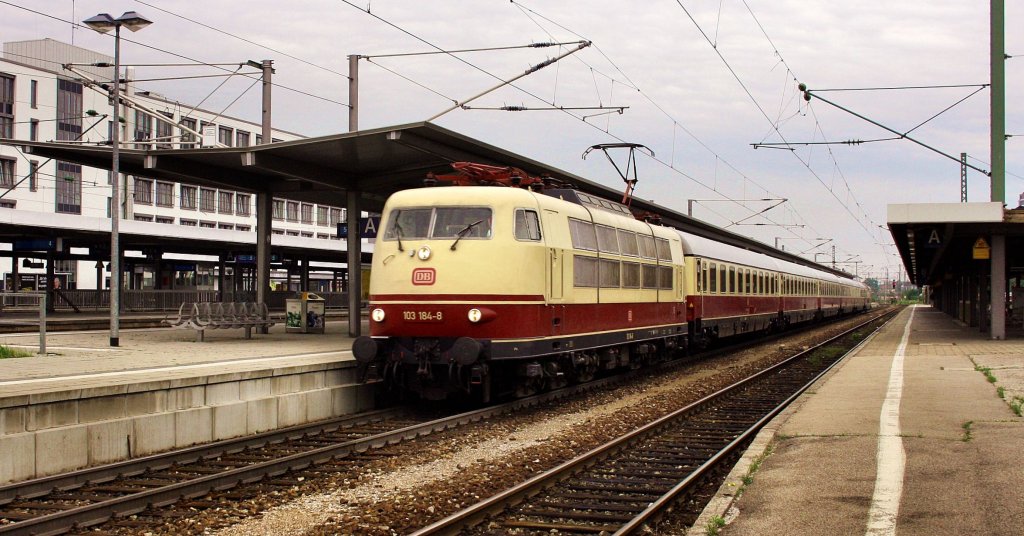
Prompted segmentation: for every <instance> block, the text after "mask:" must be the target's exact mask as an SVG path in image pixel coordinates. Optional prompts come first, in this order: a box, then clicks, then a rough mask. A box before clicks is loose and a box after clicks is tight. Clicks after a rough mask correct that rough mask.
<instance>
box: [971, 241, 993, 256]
mask: <svg viewBox="0 0 1024 536" xmlns="http://www.w3.org/2000/svg"><path fill="white" fill-rule="evenodd" d="M991 251H992V250H991V248H989V247H988V242H986V241H985V239H984V238H981V237H978V239H977V240H975V241H974V248H972V251H971V257H972V258H973V259H975V260H987V259H988V258H989V257H990V254H991Z"/></svg>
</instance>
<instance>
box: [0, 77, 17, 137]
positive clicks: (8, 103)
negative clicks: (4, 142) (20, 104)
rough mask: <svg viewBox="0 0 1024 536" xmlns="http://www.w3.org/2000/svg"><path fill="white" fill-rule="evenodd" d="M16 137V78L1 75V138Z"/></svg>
mask: <svg viewBox="0 0 1024 536" xmlns="http://www.w3.org/2000/svg"><path fill="white" fill-rule="evenodd" d="M13 137H14V77H13V76H11V75H9V74H5V73H0V138H13Z"/></svg>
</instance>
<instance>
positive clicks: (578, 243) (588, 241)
mask: <svg viewBox="0 0 1024 536" xmlns="http://www.w3.org/2000/svg"><path fill="white" fill-rule="evenodd" d="M569 235H570V236H572V247H574V248H576V249H585V250H587V251H597V234H595V232H594V226H593V225H592V224H590V223H588V222H585V221H582V220H577V219H573V218H569Z"/></svg>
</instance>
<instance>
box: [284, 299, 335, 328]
mask: <svg viewBox="0 0 1024 536" xmlns="http://www.w3.org/2000/svg"><path fill="white" fill-rule="evenodd" d="M324 304H325V302H324V299H323V298H321V297H320V296H317V295H316V294H313V293H312V292H301V293H299V295H298V297H297V298H295V299H287V300H285V311H286V314H285V324H284V325H285V332H287V333H323V332H324Z"/></svg>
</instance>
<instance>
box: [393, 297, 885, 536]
mask: <svg viewBox="0 0 1024 536" xmlns="http://www.w3.org/2000/svg"><path fill="white" fill-rule="evenodd" d="M895 314H896V313H895V312H892V313H887V314H886V315H880V316H877V317H874V318H871V319H869V320H867V321H865V322H863V323H860V324H858V325H857V326H855V327H853V328H851V329H848V330H846V331H844V332H842V333H840V334H839V335H836V336H834V337H831V338H829V339H828V340H826V341H824V342H822V343H819V344H817V345H815V346H813V347H810V348H808V349H807V350H804V351H801V352H800V353H798V354H795V355H793V356H791V357H789V358H787V359H786V360H784V361H782V362H780V363H778V364H776V365H773V366H772V367H769V368H767V369H764V370H762V371H760V372H758V373H756V374H754V375H751V376H749V377H747V378H745V379H743V380H740V381H738V382H735V383H733V384H732V385H730V386H728V387H725V388H724V389H721V390H719V391H717V392H715V393H712V394H710V395H708V396H705V397H704V398H702V399H700V400H698V401H696V402H693V403H692V404H689V405H687V406H686V407H684V408H681V409H679V410H676V411H674V412H672V413H670V414H668V415H665V416H663V417H660V418H658V419H657V420H655V421H652V422H650V423H648V424H646V425H644V426H642V427H640V428H638V429H636V430H634V431H632V432H629V433H628V434H625V435H623V436H620V437H618V438H616V439H614V440H612V441H610V442H608V443H605V444H604V445H601V446H599V447H597V448H595V449H593V450H591V451H589V452H587V453H584V454H582V455H580V456H577V457H575V458H573V459H571V460H569V461H566V462H564V463H562V464H561V465H558V466H556V467H554V468H552V469H550V470H548V471H545V472H543V473H540V474H538V475H536V476H534V477H532V478H530V479H528V480H526V481H524V482H522V483H520V484H518V485H516V486H514V487H512V488H509V489H507V490H505V491H503V492H501V493H498V494H496V495H494V496H492V497H490V498H488V499H485V500H483V501H481V502H479V503H477V504H475V505H472V506H470V507H468V508H465V509H463V510H460V511H458V512H455V513H454V514H452V515H450V516H448V517H446V518H444V519H441V520H439V521H437V522H435V523H433V524H431V525H428V526H426V527H424V528H421V529H419V530H418V531H416V532H414V533H412V534H411V536H433V535H450V534H460V533H461V532H462V531H464V530H466V529H468V528H471V527H473V526H475V525H477V524H479V523H481V522H482V521H484V520H485V519H486V518H488V517H491V516H494V515H496V514H499V513H501V512H503V511H504V510H506V509H507V508H510V507H512V506H515V505H517V504H519V503H521V502H522V501H524V500H525V499H528V498H530V497H532V496H534V495H537V494H538V493H541V492H542V491H544V490H545V489H548V488H550V487H551V486H553V485H555V484H557V483H559V482H562V481H564V480H566V479H569V478H571V477H573V476H575V475H576V474H578V473H579V472H580V471H582V470H584V469H587V468H589V467H592V466H595V465H597V464H598V463H600V462H602V461H605V460H606V459H607V458H608V457H610V456H611V455H613V454H615V453H617V452H619V451H622V450H624V449H626V448H628V447H629V446H630V445H632V444H633V443H635V442H637V441H640V440H642V439H646V438H648V437H651V436H654V435H657V434H658V433H659V432H660V431H661V430H662V429H663V428H665V427H667V426H669V425H671V424H672V423H674V422H675V421H678V420H680V419H683V418H685V417H687V416H689V415H690V414H692V413H695V412H697V411H699V410H701V409H702V408H704V407H706V406H708V405H709V404H712V403H714V402H717V401H718V400H719V399H721V398H723V397H724V396H726V395H728V394H730V393H732V392H735V391H737V390H738V389H741V388H743V387H746V386H748V385H750V384H752V383H753V382H755V381H757V380H759V379H762V378H765V377H767V375H769V374H773V373H775V372H776V371H778V370H780V369H781V368H783V367H786V366H789V365H791V364H793V363H794V362H795V361H796V360H798V359H801V358H803V357H804V356H806V355H808V354H810V353H811V352H813V351H815V350H817V349H819V348H821V347H823V346H825V345H828V344H831V343H833V342H835V341H836V340H838V339H841V338H843V337H845V336H847V335H849V334H851V333H853V332H854V331H856V330H858V329H862V328H863V327H864V326H865V325H868V324H870V323H872V322H876V321H879V320H880V319H885V321H888V320H889V319H886V318H885V317H886V316H887V315H888V316H890V318H891V316H894V315H895ZM876 331H877V329H876ZM866 340H867V338H865V341H863V342H862V343H861V344H864V343H865V342H866ZM857 347H860V345H857ZM851 351H852V350H851ZM848 354H849V352H847V354H845V355H848ZM845 355H844V356H842V357H840V358H838V359H836V361H835V362H834V363H832V364H831V365H829V367H827V368H826V369H825V370H823V371H821V372H820V373H819V374H816V375H815V376H814V378H813V379H811V380H810V381H809V382H807V383H806V384H805V385H804V386H803V387H801V388H800V393H802V392H803V391H804V390H806V389H807V388H808V387H809V386H810V385H813V383H814V382H815V381H817V380H818V378H820V377H821V375H823V374H825V373H826V372H827V371H828V370H830V369H831V367H832V366H835V364H836V363H838V362H840V361H842V359H843V358H845ZM800 393H797V394H794V395H792V396H790V397H788V398H787V399H786V400H785V402H784V403H783V404H779V405H778V406H776V407H775V408H774V409H773V410H772V412H771V415H766V416H764V417H762V418H761V419H759V420H758V421H757V423H756V424H755V425H754V427H751V428H750V429H748V430H747V431H746V432H744V437H745V438H749V437H750V435H751V434H753V433H756V431H757V430H760V428H761V427H763V426H764V424H766V423H767V422H768V421H769V420H770V419H771V418H772V417H773V416H774V415H777V414H778V412H780V411H782V409H784V408H785V405H786V404H789V403H790V402H792V400H795V398H796V396H799V394H800ZM755 427H756V429H755ZM744 441H745V439H741V438H737V439H735V440H733V441H731V442H730V443H729V446H727V447H726V448H725V449H722V451H720V452H719V453H717V454H716V455H715V456H714V457H713V460H714V461H715V463H712V462H711V461H708V462H705V463H704V464H702V465H701V466H700V467H699V468H697V469H696V470H695V471H694V473H697V472H699V473H700V474H699V475H697V474H691V475H690V476H688V477H686V478H685V479H684V480H682V481H680V483H679V484H677V485H676V486H674V487H673V488H672V489H671V490H670V491H669V492H668V493H666V494H664V495H663V496H661V497H660V498H659V499H657V500H656V501H653V502H652V503H651V505H650V506H649V507H648V508H645V509H644V510H643V511H642V512H641V513H640V514H638V515H637V518H639V519H634V520H632V521H630V522H628V523H627V524H624V525H623V526H622V528H621V529H620V530H619V531H618V532H616V533H615V534H629V533H632V532H634V531H636V530H637V529H638V528H639V527H642V526H643V525H644V524H645V523H647V522H648V521H649V520H650V519H651V518H652V517H654V516H656V515H658V514H659V513H660V512H661V511H663V509H664V507H665V506H667V505H670V504H673V503H674V501H675V499H676V498H678V496H679V495H680V494H681V493H683V492H685V491H686V490H687V489H689V488H690V487H691V486H692V484H693V483H694V482H697V481H698V480H699V479H700V476H702V475H703V474H705V473H706V472H708V471H709V470H710V469H711V468H712V467H713V466H714V465H716V464H717V463H719V462H721V461H722V460H723V459H725V458H726V457H727V456H728V454H727V453H725V452H724V451H726V450H728V451H730V452H731V451H733V450H735V449H737V448H738V447H739V445H742V444H744ZM626 527H629V528H628V529H627V528H626Z"/></svg>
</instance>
